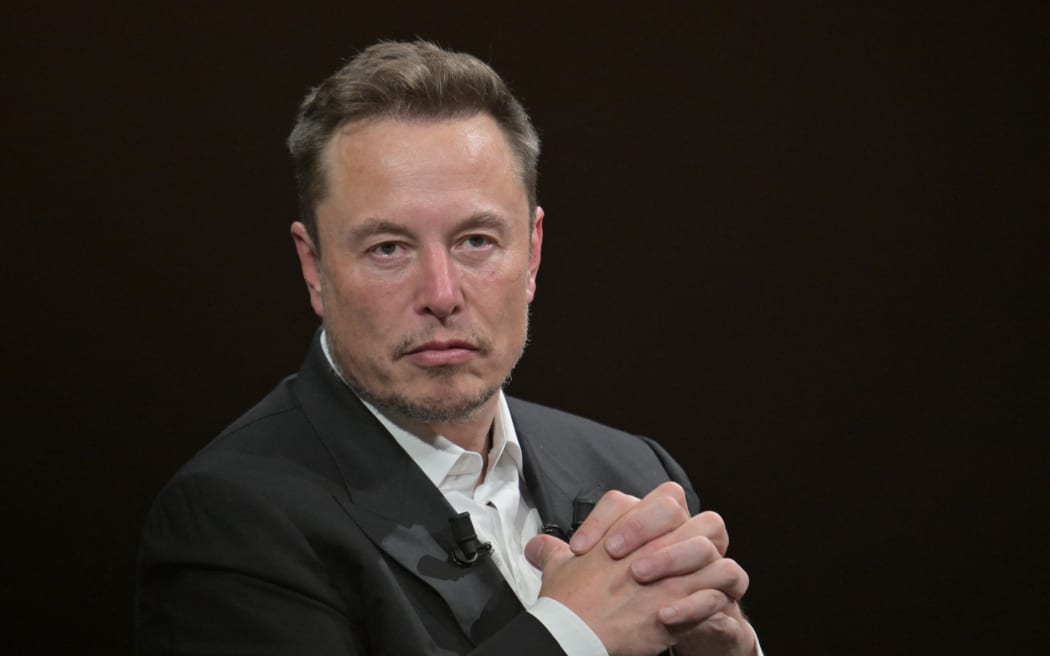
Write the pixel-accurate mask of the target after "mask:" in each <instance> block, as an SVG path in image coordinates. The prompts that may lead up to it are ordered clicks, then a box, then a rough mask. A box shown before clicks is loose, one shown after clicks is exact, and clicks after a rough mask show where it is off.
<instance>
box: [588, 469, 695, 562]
mask: <svg viewBox="0 0 1050 656" xmlns="http://www.w3.org/2000/svg"><path fill="white" fill-rule="evenodd" d="M687 521H689V507H688V506H687V505H686V502H685V493H684V492H683V490H682V486H681V485H679V484H677V483H674V482H668V483H664V484H663V485H661V486H659V487H658V488H656V489H655V490H653V491H652V492H650V493H649V494H647V495H646V496H645V498H644V499H642V500H641V501H639V502H638V503H637V504H635V505H634V506H633V507H631V509H630V510H628V511H627V512H625V513H624V514H623V515H622V516H621V517H620V518H619V519H618V520H616V522H615V523H614V524H613V527H612V528H611V529H610V530H609V532H608V535H607V536H606V538H605V550H606V551H607V552H608V553H609V555H610V556H612V557H613V558H622V557H624V556H626V555H627V554H629V553H632V552H634V551H635V550H636V549H638V548H639V547H641V546H642V545H644V544H647V543H649V542H650V541H652V540H655V539H657V538H659V537H661V536H663V535H666V534H667V533H670V532H671V531H674V530H675V529H677V528H678V527H680V526H681V525H683V524H685V523H686V522H687Z"/></svg>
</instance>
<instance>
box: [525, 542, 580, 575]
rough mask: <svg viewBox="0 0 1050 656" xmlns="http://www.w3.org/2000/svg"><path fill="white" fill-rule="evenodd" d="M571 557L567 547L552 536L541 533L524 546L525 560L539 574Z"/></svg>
mask: <svg viewBox="0 0 1050 656" xmlns="http://www.w3.org/2000/svg"><path fill="white" fill-rule="evenodd" d="M571 557H572V551H571V550H570V549H569V545H567V544H565V542H563V541H561V540H559V539H558V538H556V537H554V536H553V535H546V534H544V533H541V534H539V535H537V536H536V537H534V538H532V539H531V540H529V542H528V544H526V545H525V559H526V560H528V561H529V564H530V565H532V566H533V567H535V568H536V569H538V570H540V571H541V572H542V571H543V570H545V569H547V568H548V567H550V566H551V565H556V564H558V563H561V562H564V561H566V560H568V559H569V558H571Z"/></svg>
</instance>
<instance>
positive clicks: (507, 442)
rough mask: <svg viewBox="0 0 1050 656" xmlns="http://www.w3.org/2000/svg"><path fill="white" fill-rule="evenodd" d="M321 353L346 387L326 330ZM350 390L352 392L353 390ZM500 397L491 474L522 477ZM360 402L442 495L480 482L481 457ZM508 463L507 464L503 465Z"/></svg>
mask: <svg viewBox="0 0 1050 656" xmlns="http://www.w3.org/2000/svg"><path fill="white" fill-rule="evenodd" d="M321 350H322V351H324V355H325V358H326V359H327V360H328V364H329V366H331V367H332V370H333V371H335V373H336V375H337V376H339V379H340V380H342V381H343V383H344V384H345V383H346V381H345V379H343V376H342V374H341V373H340V372H339V367H337V366H336V365H335V361H334V360H333V359H332V355H331V353H330V352H329V350H328V340H327V339H326V335H325V332H324V331H323V330H322V331H321ZM348 387H349V385H348ZM350 389H351V391H353V388H352V387H351V388H350ZM355 395H356V392H355ZM498 395H499V396H498V402H497V406H496V416H495V418H494V420H493V422H492V449H491V450H490V451H489V459H488V460H489V471H491V470H492V469H494V468H495V467H496V466H497V465H499V466H501V467H505V466H508V465H510V466H513V467H514V469H516V470H517V472H518V475H519V476H522V475H523V473H524V469H523V466H522V456H521V444H520V443H519V442H518V433H517V431H515V430H514V421H513V420H512V419H511V416H510V407H509V406H508V405H507V399H506V397H505V396H504V395H503V390H499V392H498ZM358 399H359V400H360V401H361V403H363V404H364V406H365V407H366V408H368V410H369V412H371V413H372V414H373V415H375V417H376V419H378V420H379V422H380V423H381V424H383V427H384V428H386V429H387V431H389V432H390V434H391V435H392V436H393V437H394V440H395V441H396V442H397V443H398V444H399V445H400V446H401V448H402V449H404V451H405V453H407V454H408V456H409V457H410V458H412V460H413V462H415V463H416V465H418V466H419V468H420V469H422V470H423V473H424V474H425V475H426V477H427V478H428V479H430V482H431V483H433V484H434V485H435V486H436V487H438V488H439V489H441V490H442V491H449V490H454V489H458V490H464V491H468V492H469V491H472V490H473V489H474V487H475V486H477V484H478V483H479V482H480V481H481V473H482V472H481V463H482V458H481V454H479V453H475V452H473V451H467V450H466V449H464V448H462V447H460V446H459V445H457V444H453V443H452V441H450V440H449V439H448V438H446V437H444V436H442V435H437V436H435V437H433V438H425V437H420V436H418V435H416V434H414V433H412V432H410V431H408V430H406V429H404V428H403V427H401V426H400V425H398V424H397V423H395V422H394V421H392V420H391V419H390V418H389V417H387V416H386V415H385V414H383V412H382V411H381V410H380V409H379V408H377V407H376V406H374V405H372V404H371V403H369V402H368V401H366V400H364V399H362V398H361V397H360V396H358ZM505 459H506V460H507V462H504V460H505ZM486 473H487V472H486Z"/></svg>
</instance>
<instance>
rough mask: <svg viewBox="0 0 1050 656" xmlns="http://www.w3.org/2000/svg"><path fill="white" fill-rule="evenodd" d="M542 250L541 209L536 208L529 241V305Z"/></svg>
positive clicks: (533, 291)
mask: <svg viewBox="0 0 1050 656" xmlns="http://www.w3.org/2000/svg"><path fill="white" fill-rule="evenodd" d="M542 248H543V208H542V207H539V206H537V207H536V220H535V221H533V223H532V236H531V237H530V239H529V289H528V292H527V294H526V299H527V300H528V302H529V303H531V302H532V299H533V298H534V297H535V296H536V274H538V273H539V272H540V251H541V250H542Z"/></svg>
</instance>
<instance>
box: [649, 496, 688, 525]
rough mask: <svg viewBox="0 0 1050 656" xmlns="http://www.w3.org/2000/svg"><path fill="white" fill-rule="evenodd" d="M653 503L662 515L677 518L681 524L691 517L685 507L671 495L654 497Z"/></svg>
mask: <svg viewBox="0 0 1050 656" xmlns="http://www.w3.org/2000/svg"><path fill="white" fill-rule="evenodd" d="M653 503H654V504H655V507H656V510H658V511H659V512H660V514H661V515H663V516H665V517H669V518H671V519H674V520H677V522H678V523H679V524H683V523H685V522H686V521H687V520H688V519H689V514H688V513H687V512H686V511H685V508H683V507H682V506H681V505H679V504H678V502H677V501H675V500H674V499H672V498H671V497H658V498H656V499H654V501H653Z"/></svg>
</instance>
